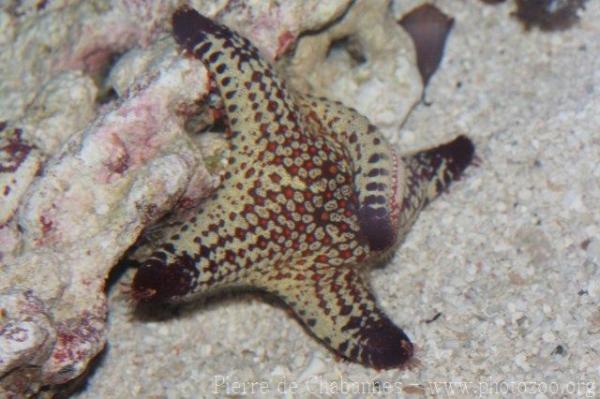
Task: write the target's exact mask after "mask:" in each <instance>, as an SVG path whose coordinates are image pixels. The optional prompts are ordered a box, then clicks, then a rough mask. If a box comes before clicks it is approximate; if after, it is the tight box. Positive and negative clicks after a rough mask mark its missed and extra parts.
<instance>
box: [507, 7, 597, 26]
mask: <svg viewBox="0 0 600 399" xmlns="http://www.w3.org/2000/svg"><path fill="white" fill-rule="evenodd" d="M586 1H587V0H516V3H517V10H516V11H515V12H514V13H513V14H512V15H513V16H514V17H516V18H517V19H519V21H521V22H522V23H523V26H525V29H527V30H529V29H531V28H532V27H538V28H540V29H541V30H543V31H555V30H565V29H569V28H571V27H572V26H573V25H575V24H576V23H577V22H578V21H579V15H578V12H579V10H580V9H585V3H586Z"/></svg>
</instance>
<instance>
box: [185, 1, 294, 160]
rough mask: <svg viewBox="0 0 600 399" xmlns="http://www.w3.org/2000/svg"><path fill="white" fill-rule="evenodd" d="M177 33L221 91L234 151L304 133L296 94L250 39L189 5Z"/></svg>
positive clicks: (250, 151)
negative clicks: (290, 133)
mask: <svg viewBox="0 0 600 399" xmlns="http://www.w3.org/2000/svg"><path fill="white" fill-rule="evenodd" d="M173 34H174V36H175V40H176V41H177V43H178V44H179V45H180V46H181V47H182V48H183V49H185V50H186V51H187V53H188V54H190V55H192V56H193V57H194V58H197V59H199V60H200V61H202V63H203V64H204V65H205V66H206V68H207V69H208V71H209V74H210V75H211V80H212V81H213V82H214V84H215V85H216V88H217V90H218V91H219V92H220V94H221V98H222V99H223V103H224V105H225V112H226V114H227V122H228V125H229V132H228V133H229V137H228V138H229V139H230V142H231V148H232V150H234V151H236V150H237V152H238V153H242V154H245V155H250V156H252V155H253V154H255V153H256V152H257V151H258V152H260V151H264V150H265V146H266V145H267V139H273V138H275V137H277V136H280V137H281V138H282V139H283V137H282V136H284V135H285V134H286V133H287V132H289V131H294V132H296V133H297V134H299V133H300V132H301V128H300V125H299V124H298V120H297V114H298V113H297V110H296V107H295V105H294V102H293V101H292V98H291V94H290V93H288V91H287V90H286V87H285V84H284V82H282V81H281V80H280V79H279V77H278V76H276V75H275V73H274V72H273V70H272V68H271V66H270V65H269V63H268V62H267V61H265V60H264V59H263V58H262V57H261V55H260V53H259V51H258V49H257V48H256V47H255V46H254V45H253V44H252V43H251V42H250V41H249V40H248V39H246V38H245V37H242V36H240V35H238V34H236V33H235V32H233V31H231V30H230V29H228V28H227V27H226V26H224V25H220V24H217V23H215V22H213V21H212V20H210V19H209V18H206V17H205V16H203V15H201V14H199V13H198V12H197V11H195V10H193V9H191V8H188V7H181V8H179V9H178V10H177V11H176V12H175V13H174V14H173Z"/></svg>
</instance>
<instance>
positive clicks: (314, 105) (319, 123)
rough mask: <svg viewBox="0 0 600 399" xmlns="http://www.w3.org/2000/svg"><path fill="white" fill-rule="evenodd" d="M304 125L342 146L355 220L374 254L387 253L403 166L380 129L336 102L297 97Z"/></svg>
mask: <svg viewBox="0 0 600 399" xmlns="http://www.w3.org/2000/svg"><path fill="white" fill-rule="evenodd" d="M296 97H297V100H296V104H297V105H298V109H299V111H300V113H301V114H302V116H303V119H304V124H305V125H306V126H310V127H311V128H312V130H314V131H318V132H320V133H321V134H323V135H326V136H329V137H331V138H333V140H334V141H335V142H337V143H343V147H344V150H345V151H346V152H347V154H348V157H349V159H350V160H351V168H352V174H353V176H354V186H355V190H356V195H357V197H358V203H359V209H358V218H359V222H360V226H361V230H362V232H363V234H364V235H365V236H366V238H367V240H368V241H369V246H370V247H371V250H373V251H382V250H386V249H388V248H390V247H392V246H393V244H394V243H395V242H396V241H397V238H398V234H397V231H396V230H397V226H395V225H394V224H393V220H392V217H393V214H392V213H393V205H394V201H393V199H394V198H393V196H394V193H395V191H396V184H397V182H396V180H395V177H396V171H397V170H399V169H402V168H403V167H404V166H403V165H401V164H400V163H401V162H402V161H401V160H400V159H399V157H398V155H397V154H396V151H395V150H394V148H393V146H392V145H391V144H390V143H389V142H388V140H387V139H386V138H385V137H384V136H383V135H382V134H381V132H380V131H379V129H377V127H376V126H375V125H373V124H371V123H370V122H369V120H368V119H367V118H366V117H364V116H363V115H361V114H359V113H358V112H357V111H356V110H355V109H353V108H350V107H347V106H345V105H344V104H342V103H341V102H339V101H331V100H328V99H326V98H317V97H314V96H309V95H300V94H299V95H297V96H296Z"/></svg>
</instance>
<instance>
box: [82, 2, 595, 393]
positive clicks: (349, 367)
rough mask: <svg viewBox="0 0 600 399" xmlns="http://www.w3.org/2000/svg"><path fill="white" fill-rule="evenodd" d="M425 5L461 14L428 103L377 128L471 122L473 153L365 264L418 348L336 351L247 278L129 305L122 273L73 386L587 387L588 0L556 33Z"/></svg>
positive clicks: (591, 287) (591, 118)
mask: <svg viewBox="0 0 600 399" xmlns="http://www.w3.org/2000/svg"><path fill="white" fill-rule="evenodd" d="M398 3H401V1H400V0H398ZM435 4H436V5H437V6H438V7H439V8H440V9H441V10H443V11H444V12H445V13H446V14H448V15H450V16H452V17H454V18H455V23H454V28H453V30H452V32H451V34H450V36H449V40H448V42H447V47H446V52H445V56H444V58H443V61H442V64H441V65H440V68H439V69H438V71H437V72H436V73H435V75H434V76H433V78H432V79H431V81H430V83H429V86H428V87H427V89H426V101H427V103H426V104H425V103H421V104H419V105H417V106H416V107H415V109H414V110H413V111H412V113H411V114H410V116H409V117H408V120H407V121H406V123H405V125H404V126H403V128H402V129H401V130H400V131H397V132H395V133H394V134H393V135H390V137H389V138H390V139H391V141H393V142H394V143H396V144H397V145H399V146H400V147H401V148H403V149H406V150H412V149H417V148H423V147H427V146H432V145H435V144H437V143H441V142H444V141H446V140H449V139H451V138H453V137H454V136H456V135H458V134H467V135H469V136H470V137H471V138H473V140H474V141H475V143H476V146H477V150H476V151H477V155H478V158H479V165H477V166H473V167H470V168H469V169H468V170H467V172H466V175H465V177H464V179H462V180H461V181H459V182H457V183H456V184H454V185H453V186H452V187H451V188H450V190H449V192H448V193H446V194H444V195H443V196H442V197H441V198H439V199H437V200H436V201H435V202H434V203H432V204H431V205H430V206H429V207H428V208H427V209H426V210H425V211H424V212H423V213H422V214H421V216H420V218H419V220H418V222H417V224H416V225H415V226H414V228H413V229H412V231H411V233H410V234H409V236H408V237H407V239H406V241H405V242H404V244H403V245H402V247H401V248H400V250H399V251H398V252H397V254H396V255H395V257H394V258H393V259H392V260H391V261H390V262H389V264H387V265H386V266H385V267H383V268H379V269H377V270H374V271H373V272H372V273H371V277H372V280H371V282H372V287H373V290H374V292H375V293H376V295H377V297H378V299H379V302H380V304H381V306H382V307H383V308H384V309H385V311H386V312H387V313H388V314H389V315H390V317H391V318H392V319H393V320H394V322H396V323H397V324H399V325H401V326H402V327H403V328H404V329H405V331H406V332H407V334H408V335H409V336H410V337H411V339H412V340H413V341H414V342H415V344H416V345H417V348H418V349H417V353H416V358H417V360H418V362H416V364H414V365H413V367H411V368H410V369H408V370H388V371H375V370H371V369H367V368H364V367H362V366H360V365H356V364H350V363H347V362H344V361H341V360H339V359H336V358H335V357H334V356H333V355H332V354H331V353H330V352H328V351H327V350H325V349H324V347H323V346H322V345H320V344H319V343H318V342H316V341H315V339H313V338H312V337H310V336H309V335H308V334H306V332H305V331H304V330H303V329H302V327H301V326H300V325H299V324H298V322H297V321H295V320H294V319H293V318H292V317H290V316H289V313H288V312H287V311H286V310H285V309H284V308H282V307H277V306H273V305H272V304H270V303H266V302H265V301H263V300H262V299H261V298H260V297H259V296H255V295H252V296H250V295H238V296H233V297H231V296H226V297H224V298H221V299H220V300H219V299H218V298H217V299H215V300H211V301H209V303H195V304H193V305H189V306H186V307H184V308H179V309H176V310H169V309H165V310H164V312H163V311H161V312H162V315H161V316H153V317H139V316H135V314H134V313H133V311H132V305H131V303H130V302H129V300H128V295H127V292H126V287H125V285H126V284H127V283H128V282H129V281H130V279H131V275H132V272H127V273H126V274H125V275H124V276H122V277H121V278H120V279H119V281H117V282H116V283H115V284H114V285H113V286H112V287H111V289H110V301H109V306H110V311H109V322H110V333H109V337H108V341H109V345H108V347H107V349H106V350H105V353H104V354H103V356H102V357H101V359H100V360H99V361H98V364H97V366H96V368H95V369H94V370H93V371H92V373H91V375H90V376H89V378H88V380H87V384H86V385H85V386H84V387H83V388H82V389H81V390H80V391H78V393H76V394H75V397H77V398H80V399H83V398H126V397H138V398H197V397H212V396H216V397H224V396H229V397H238V396H241V397H313V398H319V397H333V398H337V397H357V398H358V397H457V398H458V397H460V398H462V397H480V396H481V397H499V396H505V397H531V398H546V397H547V398H556V397H594V396H598V395H599V392H600V353H599V352H598V350H599V349H598V348H600V213H599V212H598V209H599V204H600V166H599V165H600V24H599V23H598V22H599V21H600V2H599V1H589V2H587V4H586V9H585V10H584V11H583V12H582V13H581V20H580V22H579V23H578V24H577V25H575V26H574V27H573V28H571V29H568V30H565V31H555V32H541V31H539V30H537V29H532V30H530V31H525V30H524V29H523V26H522V25H521V24H520V23H519V22H518V21H517V20H516V19H515V18H513V17H511V16H510V13H511V11H513V8H514V4H513V3H512V2H506V3H503V4H502V5H499V6H491V5H486V4H484V3H483V2H479V1H466V0H462V1H456V0H443V1H436V2H435ZM390 9H391V10H393V11H394V10H399V9H400V7H391V8H390ZM398 17H399V16H398ZM365 92H369V91H365ZM371 94H372V95H373V96H374V97H373V99H372V101H380V98H385V97H386V96H384V95H381V96H379V95H378V94H377V93H371ZM361 102H366V101H364V99H363V100H362V101H361ZM436 316H437V317H436Z"/></svg>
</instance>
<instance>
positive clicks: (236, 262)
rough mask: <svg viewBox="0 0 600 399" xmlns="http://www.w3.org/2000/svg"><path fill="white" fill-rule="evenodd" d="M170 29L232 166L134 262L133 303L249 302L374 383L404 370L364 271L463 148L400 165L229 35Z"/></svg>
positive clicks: (405, 349)
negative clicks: (205, 77)
mask: <svg viewBox="0 0 600 399" xmlns="http://www.w3.org/2000/svg"><path fill="white" fill-rule="evenodd" d="M172 23H173V32H174V36H175V39H176V41H177V43H178V44H179V45H180V46H181V47H182V48H183V49H184V50H185V52H186V53H187V54H188V55H189V56H191V57H195V58H197V59H199V60H201V61H202V62H203V63H204V65H205V66H206V68H207V69H208V70H209V73H210V76H211V79H212V80H213V81H214V83H215V85H216V87H217V89H218V91H219V93H220V95H221V97H222V99H223V103H224V108H225V112H226V116H227V124H228V129H227V136H228V138H229V140H230V143H231V157H230V159H229V169H228V171H227V173H226V175H225V177H224V181H223V183H222V186H221V187H220V188H219V189H218V190H217V192H216V193H215V194H214V195H213V197H211V198H210V199H209V200H207V201H206V202H205V203H204V204H203V205H202V207H201V208H200V209H199V210H198V212H197V213H196V214H194V216H193V217H190V218H189V219H188V220H178V221H175V222H173V223H171V225H170V226H169V227H167V230H166V232H165V234H164V237H165V238H164V239H163V241H162V242H159V243H157V244H155V246H154V247H153V248H154V252H153V253H152V255H150V256H149V257H148V258H146V259H144V260H143V261H142V262H141V265H140V267H139V269H138V271H137V274H136V276H135V277H134V281H133V290H134V293H135V294H136V296H137V297H138V298H141V300H143V301H165V300H168V301H181V300H188V299H191V298H193V297H197V296H199V295H201V294H206V293H208V292H213V291H215V290H217V289H222V288H229V287H254V288H259V289H261V290H264V291H267V292H269V293H272V294H275V295H276V296H278V297H280V298H281V299H282V300H283V301H284V302H285V303H286V304H287V305H289V306H290V307H291V308H292V309H293V311H294V312H295V314H296V315H297V316H298V318H299V319H300V320H301V321H302V323H303V324H304V325H305V326H306V328H308V330H310V332H311V333H312V334H314V336H315V337H317V338H318V339H319V340H320V341H322V342H323V343H324V344H325V345H327V346H328V347H329V348H330V349H331V350H333V351H334V352H335V353H337V354H339V355H340V356H342V357H344V358H346V359H349V360H351V361H355V362H359V363H362V364H364V365H366V366H370V367H374V368H378V369H381V368H392V367H399V366H402V365H404V364H406V362H407V361H408V360H409V359H410V358H411V356H412V355H413V346H412V344H411V342H410V340H409V339H408V337H407V336H406V334H405V333H404V332H403V331H402V330H401V329H400V328H398V327H397V326H395V325H394V324H393V323H392V322H391V321H390V319H389V318H388V317H387V316H386V315H385V314H384V313H383V311H382V310H381V309H380V308H379V307H378V306H377V304H376V302H375V299H374V297H373V295H372V294H371V293H370V291H369V288H368V285H367V284H366V283H365V280H364V278H363V271H364V269H365V267H366V266H368V265H372V264H373V263H376V262H378V261H381V260H382V259H385V258H386V256H388V255H390V254H391V252H392V251H393V249H394V248H395V247H396V246H397V245H398V243H399V242H400V241H401V240H402V239H403V238H404V236H405V235H406V233H407V231H408V229H409V227H410V226H411V225H412V224H413V223H414V221H415V218H416V216H417V214H418V213H419V212H420V210H421V209H422V208H423V206H425V205H426V204H427V203H428V202H429V201H430V200H432V199H433V198H435V197H436V196H437V195H438V194H439V193H440V192H442V191H443V190H444V189H445V188H446V187H447V186H448V185H449V184H450V182H451V181H452V180H454V179H456V178H458V177H459V175H460V174H461V173H462V171H463V170H464V169H465V168H466V167H467V165H468V164H469V163H470V162H471V159H472V157H473V151H474V149H473V144H472V143H471V141H470V140H469V139H468V138H466V137H464V136H460V137H458V138H456V139H455V140H454V141H452V142H450V143H447V144H444V145H441V146H439V147H436V148H433V149H429V150H425V151H421V152H417V153H413V154H409V155H404V156H400V155H398V154H397V153H396V151H395V149H394V148H393V147H392V146H391V145H390V144H389V143H388V142H387V140H386V139H385V138H384V137H383V136H382V135H381V134H380V133H379V132H378V130H377V128H376V127H375V126H373V125H372V124H370V123H369V121H368V120H367V118H365V117H363V116H361V115H360V114H359V113H358V112H356V111H355V110H353V109H350V108H348V107H345V106H344V105H342V104H341V103H339V102H333V101H328V100H326V99H323V98H314V97H311V96H306V95H300V94H298V93H295V92H292V91H291V90H289V89H288V88H286V86H285V84H284V83H283V82H282V81H281V80H280V79H279V78H278V77H277V76H276V74H275V73H274V72H273V69H272V68H271V66H270V65H269V64H268V63H267V62H266V61H265V60H263V59H262V58H261V56H260V55H259V52H258V50H257V49H256V48H255V47H254V46H253V45H252V44H251V43H250V42H249V41H248V40H247V39H245V38H243V37H241V36H239V35H238V34H236V33H234V32H232V31H231V30H229V29H228V28H227V27H225V26H223V25H219V24H217V23H215V22H213V21H211V20H210V19H208V18H206V17H204V16H202V15H200V14H199V13H198V12H196V11H195V10H193V9H191V8H187V7H182V8H180V9H178V10H177V11H176V12H175V13H174V15H173V20H172Z"/></svg>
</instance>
